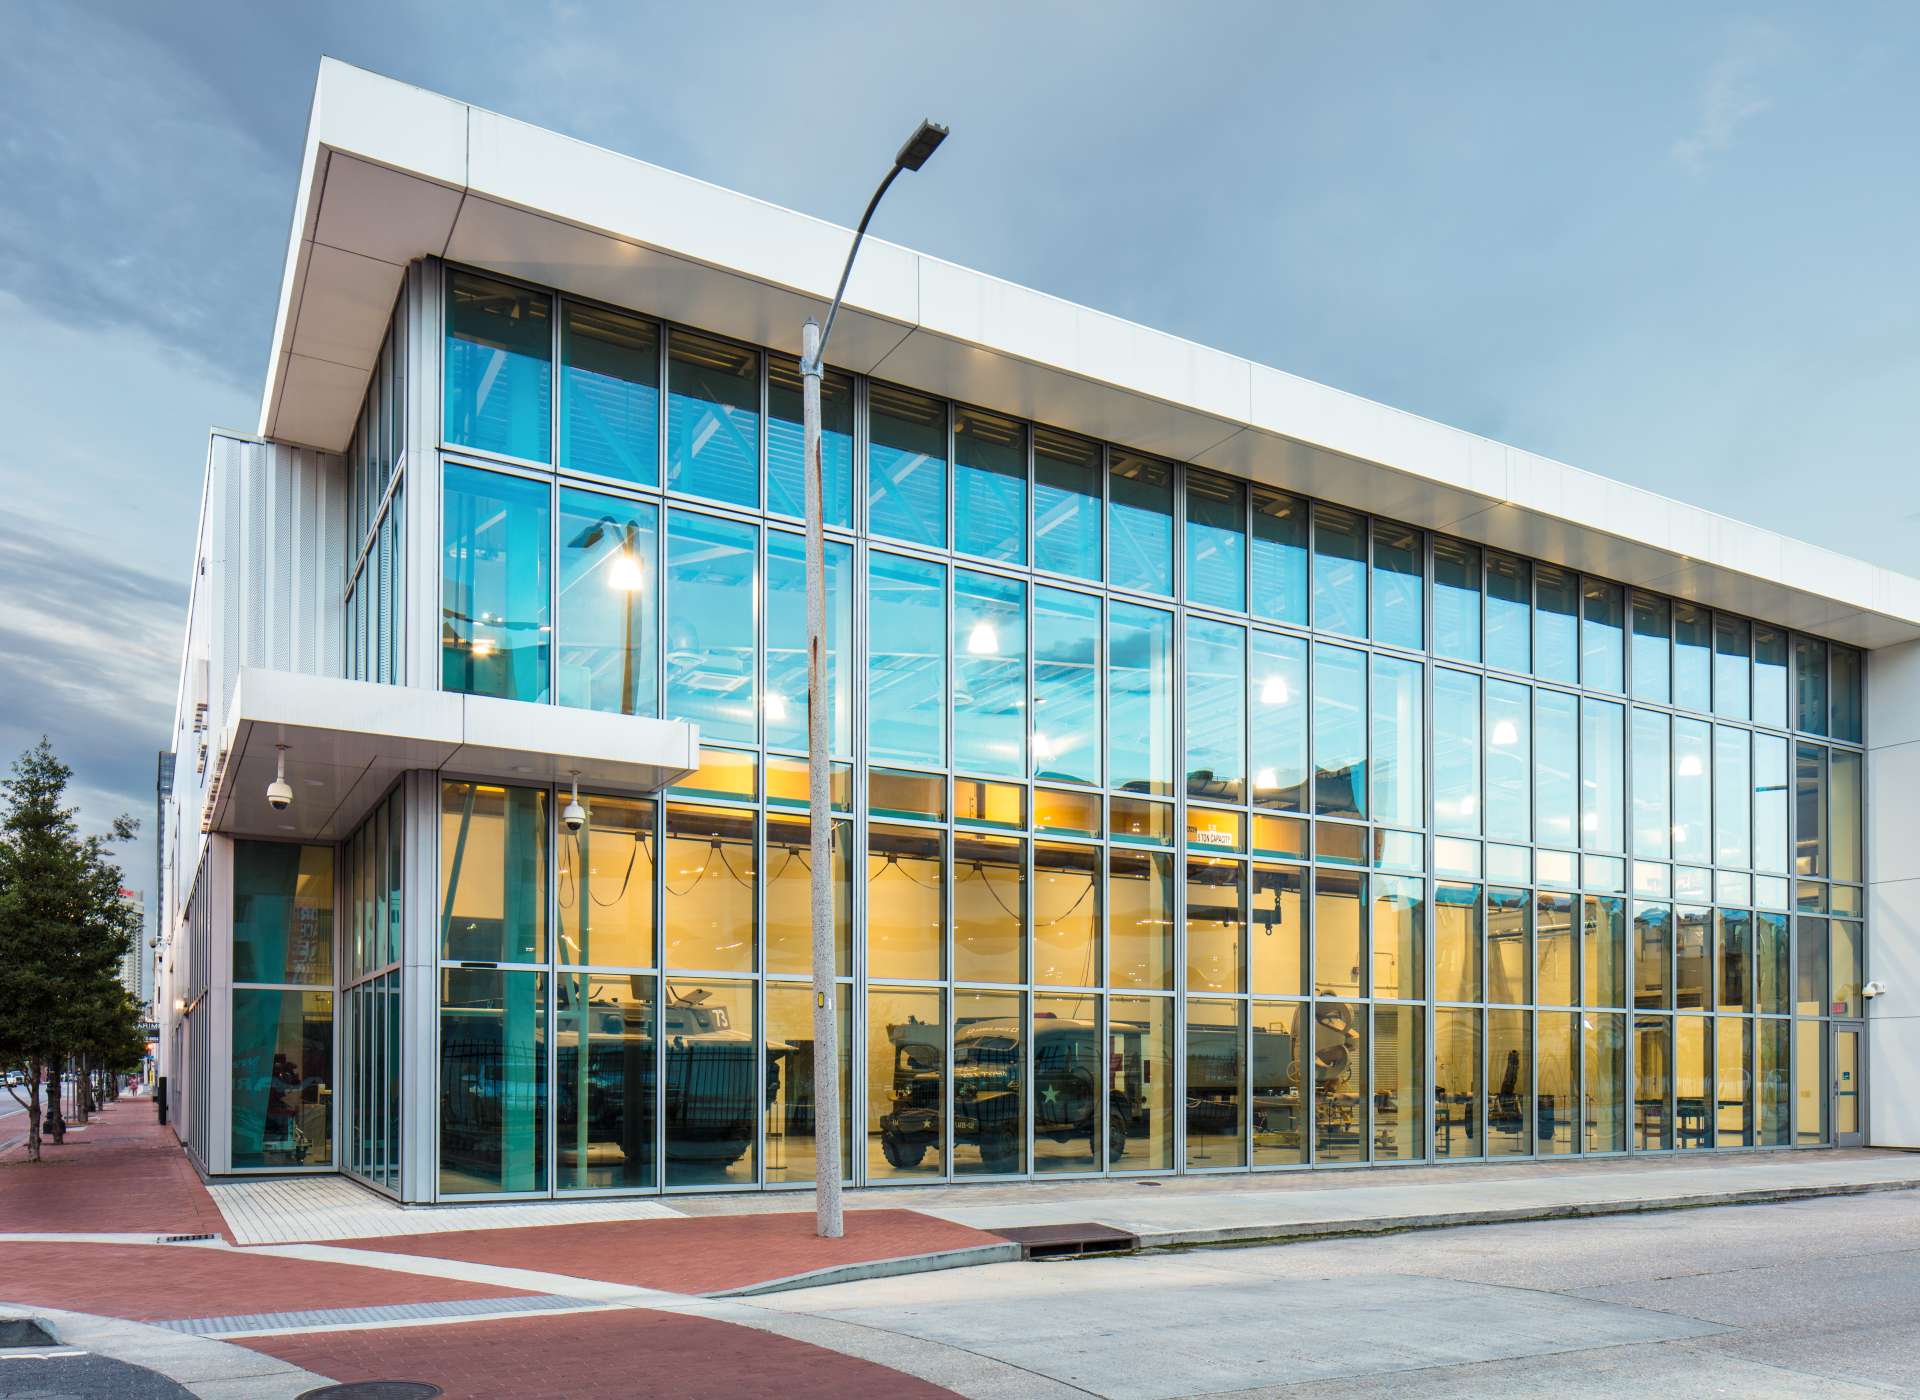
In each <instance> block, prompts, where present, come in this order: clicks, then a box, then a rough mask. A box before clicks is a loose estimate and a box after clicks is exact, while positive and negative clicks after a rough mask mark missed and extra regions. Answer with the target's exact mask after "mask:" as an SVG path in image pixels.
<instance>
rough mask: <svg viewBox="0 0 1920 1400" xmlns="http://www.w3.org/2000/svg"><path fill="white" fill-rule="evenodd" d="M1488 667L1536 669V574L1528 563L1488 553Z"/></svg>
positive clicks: (1511, 669)
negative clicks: (1534, 583)
mask: <svg viewBox="0 0 1920 1400" xmlns="http://www.w3.org/2000/svg"><path fill="white" fill-rule="evenodd" d="M1487 665H1489V666H1497V667H1499V668H1500V669H1501V670H1503V671H1518V672H1521V673H1523V674H1524V673H1525V672H1527V671H1530V670H1532V669H1533V571H1532V569H1531V568H1530V567H1529V566H1528V564H1527V561H1526V560H1524V559H1516V558H1514V557H1513V556H1512V555H1511V554H1501V553H1499V552H1498V551H1497V550H1491V549H1490V550H1488V551H1487Z"/></svg>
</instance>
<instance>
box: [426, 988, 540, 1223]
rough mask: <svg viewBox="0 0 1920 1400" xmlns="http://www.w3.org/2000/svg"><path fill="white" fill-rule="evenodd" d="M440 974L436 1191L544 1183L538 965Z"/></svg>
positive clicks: (498, 1189) (529, 1188)
mask: <svg viewBox="0 0 1920 1400" xmlns="http://www.w3.org/2000/svg"><path fill="white" fill-rule="evenodd" d="M440 979H441V990H440V1133H439V1137H440V1194H441V1195H442V1196H461V1195H472V1194H476V1193H483V1192H503V1191H545V1190H546V1189H547V978H546V974H545V973H541V972H508V971H504V970H500V969H495V968H470V967H459V968H455V967H450V968H444V969H442V970H441V973H440Z"/></svg>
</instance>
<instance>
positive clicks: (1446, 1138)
mask: <svg viewBox="0 0 1920 1400" xmlns="http://www.w3.org/2000/svg"><path fill="white" fill-rule="evenodd" d="M1442 907H1444V906H1442ZM1483 1014H1484V1013H1482V1012H1480V1011H1467V1010H1456V1009H1453V1008H1450V1007H1441V1008H1440V1009H1439V1010H1438V1011H1435V1012H1434V1013H1433V1155H1434V1156H1435V1157H1446V1158H1449V1159H1451V1158H1457V1157H1478V1156H1481V1155H1482V1154H1484V1153H1485V1151H1486V1135H1485V1133H1484V1132H1483V1130H1482V1127H1481V1122H1480V1048H1481V1047H1480V1039H1481V1029H1480V1018H1481V1016H1482V1015H1483Z"/></svg>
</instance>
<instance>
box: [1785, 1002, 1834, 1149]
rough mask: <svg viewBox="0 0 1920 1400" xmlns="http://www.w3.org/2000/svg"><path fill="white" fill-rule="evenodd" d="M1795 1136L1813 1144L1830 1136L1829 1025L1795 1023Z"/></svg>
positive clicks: (1821, 1022)
mask: <svg viewBox="0 0 1920 1400" xmlns="http://www.w3.org/2000/svg"><path fill="white" fill-rule="evenodd" d="M1793 1140H1794V1141H1795V1142H1796V1143H1799V1144H1801V1145H1802V1146H1811V1145H1815V1144H1818V1143H1823V1142H1825V1141H1826V1140H1827V1026H1826V1023H1825V1022H1824V1021H1795V1022H1794V1023H1793Z"/></svg>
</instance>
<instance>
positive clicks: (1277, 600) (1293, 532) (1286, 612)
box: [1253, 486, 1307, 627]
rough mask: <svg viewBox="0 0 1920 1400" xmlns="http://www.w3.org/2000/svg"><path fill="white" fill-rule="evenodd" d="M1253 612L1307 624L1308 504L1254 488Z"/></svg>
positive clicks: (1281, 620) (1279, 620)
mask: <svg viewBox="0 0 1920 1400" xmlns="http://www.w3.org/2000/svg"><path fill="white" fill-rule="evenodd" d="M1253 611H1254V612H1255V613H1256V614H1258V615H1259V616H1261V617H1270V618H1272V619H1274V620H1275V621H1276V622H1291V623H1295V624H1297V625H1299V626H1302V627H1304V626H1306V623H1307V504H1306V502H1305V501H1302V500H1298V499H1296V498H1295V497H1293V496H1286V495H1282V494H1281V493H1280V492H1278V491H1269V490H1268V489H1267V488H1266V487H1264V486H1256V487H1254V488H1253Z"/></svg>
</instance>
